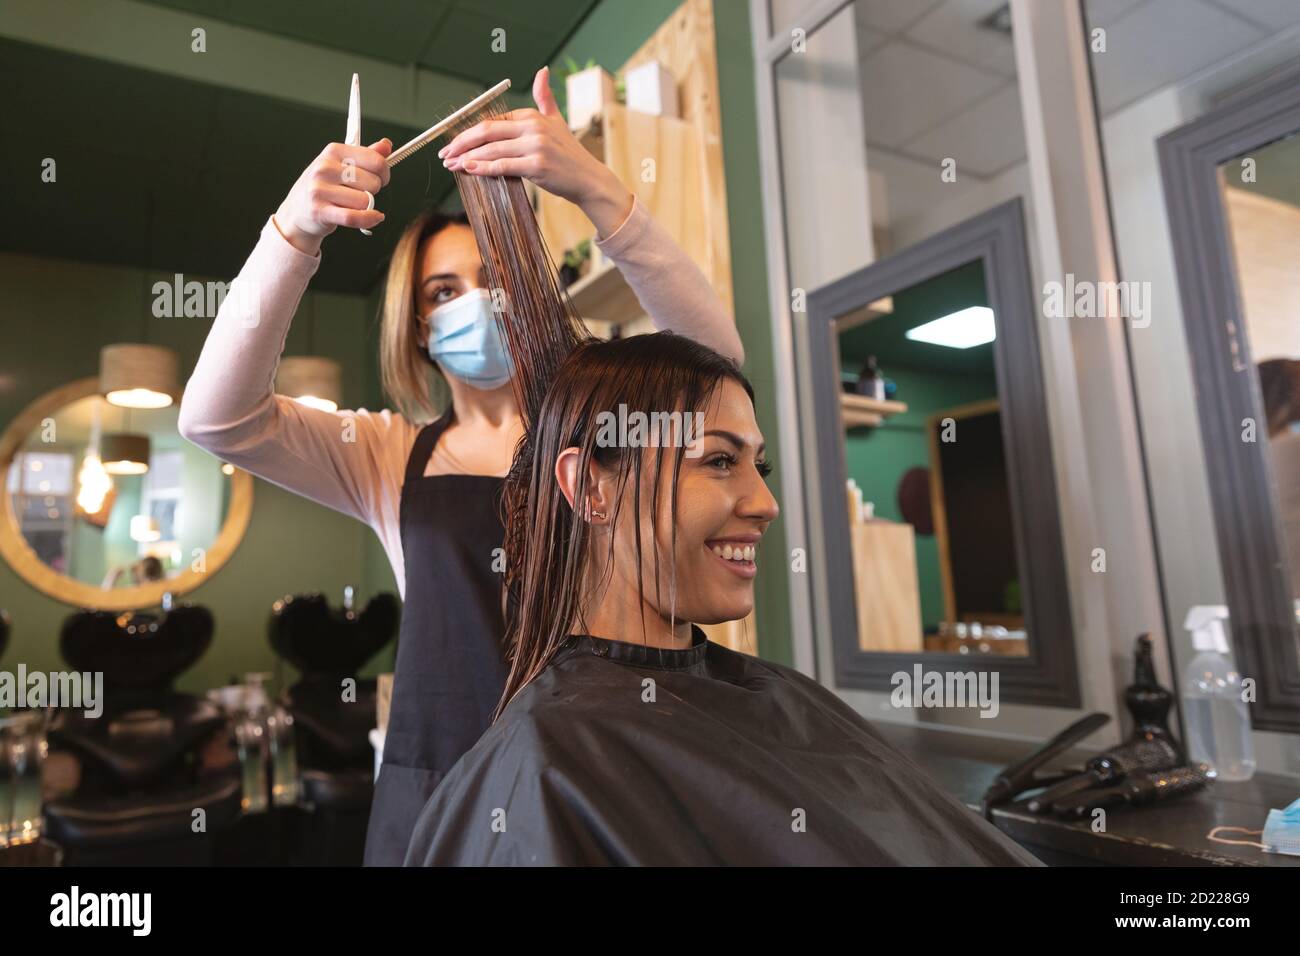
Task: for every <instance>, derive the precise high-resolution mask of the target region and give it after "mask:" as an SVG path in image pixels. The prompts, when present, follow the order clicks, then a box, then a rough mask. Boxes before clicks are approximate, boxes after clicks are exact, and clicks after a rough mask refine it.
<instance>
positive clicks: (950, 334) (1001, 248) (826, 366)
mask: <svg viewBox="0 0 1300 956" xmlns="http://www.w3.org/2000/svg"><path fill="white" fill-rule="evenodd" d="M808 302H809V306H808V312H809V335H810V341H811V342H812V346H813V354H812V356H811V360H812V363H813V370H814V380H815V381H816V382H817V383H818V397H817V402H818V415H817V419H818V453H819V461H820V463H821V484H820V491H821V494H820V501H821V509H822V514H821V515H820V519H821V524H822V526H823V528H824V529H825V538H826V548H827V556H826V558H827V563H828V569H827V572H826V573H827V578H828V586H829V591H830V599H831V615H832V627H833V631H834V634H833V642H834V648H835V669H836V679H837V682H838V683H840V684H843V685H845V686H849V687H861V688H866V689H877V690H883V689H888V688H889V687H890V675H892V674H894V673H897V672H898V671H906V670H908V669H910V668H911V667H912V664H913V663H914V662H920V661H925V662H926V666H927V667H934V668H944V667H960V669H963V670H981V669H996V670H997V671H998V672H999V673H1000V675H1001V687H1002V694H1003V696H1004V698H1005V699H1006V700H1008V701H1017V700H1019V701H1033V702H1036V703H1049V702H1050V703H1056V704H1058V705H1060V706H1077V705H1078V689H1077V685H1076V681H1075V675H1074V652H1073V639H1072V622H1071V618H1070V606H1069V596H1068V591H1067V588H1066V575H1065V562H1064V555H1063V553H1062V548H1061V528H1060V518H1059V511H1058V502H1057V497H1056V489H1055V477H1054V473H1053V471H1052V465H1051V461H1052V451H1051V447H1050V440H1049V439H1050V436H1049V430H1048V421H1047V409H1046V400H1045V397H1044V393H1043V383H1042V372H1041V367H1040V359H1039V350H1038V334H1037V326H1036V320H1037V319H1036V309H1035V305H1034V303H1035V296H1034V292H1033V289H1032V288H1031V286H1030V281H1029V265H1028V258H1027V253H1026V248H1025V235H1024V223H1023V211H1022V206H1021V202H1020V200H1018V199H1017V200H1013V201H1011V202H1007V203H1004V204H1002V205H1000V206H996V207H994V208H993V209H991V210H989V211H988V212H985V213H982V214H980V215H978V216H975V217H974V218H972V219H969V220H967V221H965V222H963V223H961V224H959V225H957V226H954V227H952V228H949V229H947V230H944V231H942V232H940V233H939V234H937V235H935V236H932V237H930V238H929V239H926V240H923V241H921V242H919V243H917V244H915V245H913V246H911V247H909V248H907V249H906V250H904V251H902V252H900V253H897V254H895V255H892V256H888V257H886V258H884V259H881V260H880V261H878V262H876V263H873V264H872V265H870V266H867V267H866V268H863V269H860V270H858V271H857V272H854V273H851V274H850V275H848V276H845V277H844V278H842V279H839V280H837V281H835V282H832V283H830V284H829V285H826V286H823V287H822V288H820V289H817V290H815V291H814V292H812V293H811V294H810V296H809V300H808Z"/></svg>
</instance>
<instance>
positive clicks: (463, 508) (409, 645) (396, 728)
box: [365, 411, 506, 866]
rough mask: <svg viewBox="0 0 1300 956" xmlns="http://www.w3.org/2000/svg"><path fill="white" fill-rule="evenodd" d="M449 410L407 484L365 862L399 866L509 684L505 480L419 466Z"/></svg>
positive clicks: (429, 435) (416, 450)
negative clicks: (401, 600)
mask: <svg viewBox="0 0 1300 956" xmlns="http://www.w3.org/2000/svg"><path fill="white" fill-rule="evenodd" d="M449 424H451V412H450V411H448V412H447V414H445V415H443V417H442V418H440V419H438V420H437V421H436V422H432V423H431V424H429V425H426V426H425V427H424V428H422V429H420V432H419V434H418V435H417V436H416V439H415V446H414V447H413V448H412V449H411V456H410V458H409V459H407V462H406V477H405V480H404V482H403V484H402V503H401V534H402V556H403V559H404V561H405V564H406V601H405V607H404V609H403V612H402V627H401V631H400V633H399V635H398V645H397V663H396V667H395V670H394V677H393V699H392V706H391V708H390V710H389V715H388V731H387V736H386V738H385V740H384V760H383V765H382V766H381V767H380V770H379V779H378V781H376V783H375V798H374V803H373V804H372V805H371V809H370V823H369V826H368V828H367V831H366V853H365V863H366V865H367V866H401V865H402V860H403V859H404V858H405V856H406V848H407V844H408V843H409V842H410V838H411V831H412V829H413V828H414V827H415V821H416V818H417V817H418V816H419V814H420V811H421V810H423V809H424V805H425V803H426V802H427V801H428V799H429V795H430V794H432V793H433V791H434V788H435V787H437V785H438V783H439V781H441V780H442V778H443V776H444V775H445V774H446V773H447V771H448V770H450V769H451V767H452V765H453V764H455V763H456V761H457V760H459V759H460V757H461V755H462V754H464V753H465V752H466V751H467V750H469V749H470V748H471V747H472V746H474V744H475V742H477V740H478V739H479V737H480V736H482V734H483V732H484V731H486V730H487V729H488V726H489V725H490V723H491V719H492V712H493V711H494V710H495V709H496V705H497V701H498V700H499V699H500V697H501V693H502V691H503V690H504V689H505V684H506V666H505V660H504V655H503V649H502V646H501V640H502V636H503V635H504V633H505V621H504V619H503V616H502V613H501V588H502V578H503V576H502V574H501V573H499V572H500V569H502V568H504V560H505V559H504V556H503V553H502V551H501V547H502V541H503V540H504V538H505V528H504V526H503V525H502V523H501V513H500V501H501V489H502V485H503V481H502V479H500V478H494V477H492V476H490V475H432V476H426V475H425V474H424V469H425V466H426V465H427V464H428V461H429V456H430V455H431V454H432V453H433V448H434V446H435V445H436V444H437V443H438V438H439V436H441V435H442V433H443V432H444V431H445V430H446V429H447V426H448V425H449Z"/></svg>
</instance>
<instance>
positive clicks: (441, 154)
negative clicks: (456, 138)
mask: <svg viewBox="0 0 1300 956" xmlns="http://www.w3.org/2000/svg"><path fill="white" fill-rule="evenodd" d="M450 148H451V147H450V146H444V147H443V148H442V149H440V150H438V158H439V159H441V158H442V157H444V156H446V155H447V150H448V149H450Z"/></svg>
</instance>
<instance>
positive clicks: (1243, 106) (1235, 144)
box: [1157, 64, 1300, 733]
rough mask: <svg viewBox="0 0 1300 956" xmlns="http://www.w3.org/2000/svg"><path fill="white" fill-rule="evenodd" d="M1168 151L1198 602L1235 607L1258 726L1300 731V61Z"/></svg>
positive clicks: (1237, 97) (1237, 642)
mask: <svg viewBox="0 0 1300 956" xmlns="http://www.w3.org/2000/svg"><path fill="white" fill-rule="evenodd" d="M1157 147H1158V150H1159V154H1160V174H1161V179H1162V182H1163V187H1164V193H1165V212H1166V213H1167V215H1168V217H1169V235H1170V238H1171V240H1172V242H1173V252H1174V263H1175V265H1176V266H1177V270H1178V292H1179V300H1180V303H1181V305H1182V313H1183V328H1184V331H1185V333H1186V336H1187V348H1188V352H1189V353H1190V359H1191V371H1192V376H1193V382H1194V385H1195V388H1196V401H1197V409H1196V410H1197V415H1198V418H1199V419H1200V428H1201V445H1202V449H1203V454H1204V460H1205V476H1206V479H1207V483H1208V485H1209V492H1210V501H1209V503H1210V507H1211V511H1212V513H1213V515H1214V531H1215V541H1214V542H1213V544H1215V545H1217V551H1218V555H1217V557H1218V562H1217V564H1218V569H1219V573H1220V574H1221V575H1222V583H1223V586H1222V591H1221V592H1220V594H1221V596H1220V595H1219V594H1215V593H1214V592H1213V591H1210V592H1209V593H1208V594H1207V598H1206V599H1205V601H1203V602H1198V603H1206V604H1212V605H1222V606H1223V607H1224V608H1225V609H1226V610H1227V613H1228V622H1229V626H1230V628H1231V632H1232V650H1233V654H1234V657H1235V660H1236V664H1237V666H1238V668H1239V669H1240V671H1241V673H1243V674H1248V675H1250V676H1251V677H1252V678H1253V679H1254V680H1255V682H1256V696H1255V699H1254V700H1253V701H1252V703H1251V708H1250V711H1251V723H1252V725H1253V726H1254V728H1255V729H1256V730H1267V731H1277V732H1282V733H1295V732H1297V731H1300V613H1298V610H1300V605H1298V604H1297V599H1298V598H1300V590H1298V588H1300V578H1298V577H1297V573H1298V572H1297V564H1300V553H1297V539H1298V538H1300V529H1298V528H1297V514H1300V460H1298V459H1300V456H1298V455H1297V439H1296V397H1297V395H1300V390H1298V389H1297V376H1296V362H1297V359H1300V279H1298V278H1297V273H1296V262H1297V261H1298V260H1297V255H1300V169H1298V168H1297V163H1298V162H1300V69H1297V68H1296V66H1295V65H1294V64H1292V65H1289V66H1287V67H1282V68H1279V69H1278V70H1277V71H1276V72H1275V73H1272V74H1270V75H1268V76H1265V77H1261V78H1259V79H1258V80H1257V81H1255V82H1253V83H1250V84H1247V85H1246V86H1243V87H1242V88H1240V89H1238V90H1236V91H1235V92H1233V93H1232V94H1231V95H1229V96H1227V97H1225V98H1224V99H1223V100H1222V101H1221V102H1220V103H1219V104H1218V105H1217V106H1216V107H1215V108H1214V109H1213V110H1211V111H1210V112H1208V113H1205V114H1204V115H1203V116H1201V117H1199V118H1198V119H1196V120H1193V121H1192V122H1190V123H1186V124H1185V125H1183V126H1180V127H1178V128H1177V129H1175V130H1172V131H1170V132H1168V133H1166V134H1164V135H1163V136H1162V137H1160V139H1159V141H1158V143H1157ZM1207 544H1209V543H1208V542H1207ZM1178 623H1181V622H1178Z"/></svg>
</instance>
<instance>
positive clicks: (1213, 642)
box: [1183, 604, 1255, 780]
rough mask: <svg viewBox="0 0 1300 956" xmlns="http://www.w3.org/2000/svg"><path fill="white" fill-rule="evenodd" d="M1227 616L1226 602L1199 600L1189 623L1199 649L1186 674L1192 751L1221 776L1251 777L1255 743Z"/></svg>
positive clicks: (1186, 711) (1189, 614)
mask: <svg viewBox="0 0 1300 956" xmlns="http://www.w3.org/2000/svg"><path fill="white" fill-rule="evenodd" d="M1227 618H1228V609H1227V608H1226V607H1224V606H1222V605H1213V604H1211V605H1197V606H1196V607H1193V608H1192V609H1191V610H1190V611H1188V612H1187V620H1186V622H1185V623H1184V625H1183V626H1184V627H1186V628H1187V630H1188V631H1190V632H1191V635H1192V647H1193V649H1194V650H1195V651H1196V656H1195V657H1193V658H1192V660H1191V663H1190V664H1188V665H1187V673H1186V676H1185V677H1184V679H1183V716H1184V717H1185V719H1186V721H1187V727H1186V732H1187V733H1186V736H1187V753H1188V757H1189V758H1190V759H1191V760H1192V762H1193V763H1195V762H1197V761H1204V762H1205V763H1208V764H1209V765H1210V766H1211V767H1213V768H1214V769H1215V770H1216V771H1217V772H1218V779H1220V780H1249V779H1250V778H1251V777H1252V776H1254V774H1255V745H1254V742H1253V741H1252V739H1251V736H1250V709H1249V708H1248V707H1247V705H1246V701H1245V697H1244V695H1243V693H1242V687H1241V675H1240V674H1239V673H1237V668H1236V666H1235V665H1234V664H1233V661H1232V656H1231V653H1230V652H1229V650H1228V637H1227V634H1226V633H1225V631H1224V628H1223V622H1224V621H1225V620H1227Z"/></svg>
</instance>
